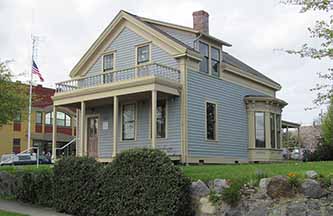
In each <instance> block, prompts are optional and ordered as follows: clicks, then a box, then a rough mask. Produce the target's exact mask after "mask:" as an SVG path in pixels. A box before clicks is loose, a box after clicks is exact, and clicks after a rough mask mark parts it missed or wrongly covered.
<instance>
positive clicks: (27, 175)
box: [15, 170, 53, 207]
mask: <svg viewBox="0 0 333 216" xmlns="http://www.w3.org/2000/svg"><path fill="white" fill-rule="evenodd" d="M16 178H17V188H16V191H15V194H16V198H17V199H18V200H20V201H22V202H28V203H32V204H38V205H42V206H47V207H52V205H53V173H52V171H50V170H41V171H39V172H31V171H19V172H17V173H16Z"/></svg>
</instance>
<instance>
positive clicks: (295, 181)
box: [287, 172, 301, 192]
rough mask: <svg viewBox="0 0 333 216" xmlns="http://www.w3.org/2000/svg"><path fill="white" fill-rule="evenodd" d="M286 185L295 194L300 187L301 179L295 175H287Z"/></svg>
mask: <svg viewBox="0 0 333 216" xmlns="http://www.w3.org/2000/svg"><path fill="white" fill-rule="evenodd" d="M287 177H288V183H289V184H290V186H291V187H292V189H293V190H294V192H297V190H298V189H299V187H300V186H301V178H300V176H299V175H298V174H297V173H292V172H290V173H288V176H287Z"/></svg>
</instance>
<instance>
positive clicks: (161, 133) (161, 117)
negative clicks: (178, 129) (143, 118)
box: [156, 100, 166, 138]
mask: <svg viewBox="0 0 333 216" xmlns="http://www.w3.org/2000/svg"><path fill="white" fill-rule="evenodd" d="M165 113H166V103H165V100H163V101H158V102H157V111H156V123H157V124H156V127H157V128H156V133H157V134H156V137H158V138H165V130H166V115H165Z"/></svg>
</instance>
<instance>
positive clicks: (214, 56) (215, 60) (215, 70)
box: [211, 47, 221, 76]
mask: <svg viewBox="0 0 333 216" xmlns="http://www.w3.org/2000/svg"><path fill="white" fill-rule="evenodd" d="M220 59H221V57H220V50H219V49H217V48H214V47H212V48H211V67H212V68H211V70H212V75H214V76H219V74H220Z"/></svg>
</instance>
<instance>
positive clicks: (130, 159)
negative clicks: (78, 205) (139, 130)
mask: <svg viewBox="0 0 333 216" xmlns="http://www.w3.org/2000/svg"><path fill="white" fill-rule="evenodd" d="M98 179H99V180H100V184H99V189H100V190H99V199H98V204H99V207H98V212H97V215H127V216H131V215H145V216H150V215H151V216H155V215H159V216H163V215H165V216H167V215H168V216H169V215H177V216H181V215H191V210H190V209H191V208H190V204H191V197H190V191H189V186H190V180H189V179H188V178H186V177H184V176H183V175H182V173H181V170H180V169H179V168H178V167H176V166H175V165H174V164H173V163H172V161H171V160H170V158H169V157H168V156H167V155H166V154H165V153H163V152H161V151H159V150H152V149H134V150H128V151H125V152H123V153H121V154H119V155H118V156H117V157H116V159H115V160H114V161H113V162H112V163H111V164H108V165H106V167H105V168H104V169H103V170H102V171H101V172H100V174H99V178H98Z"/></svg>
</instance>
